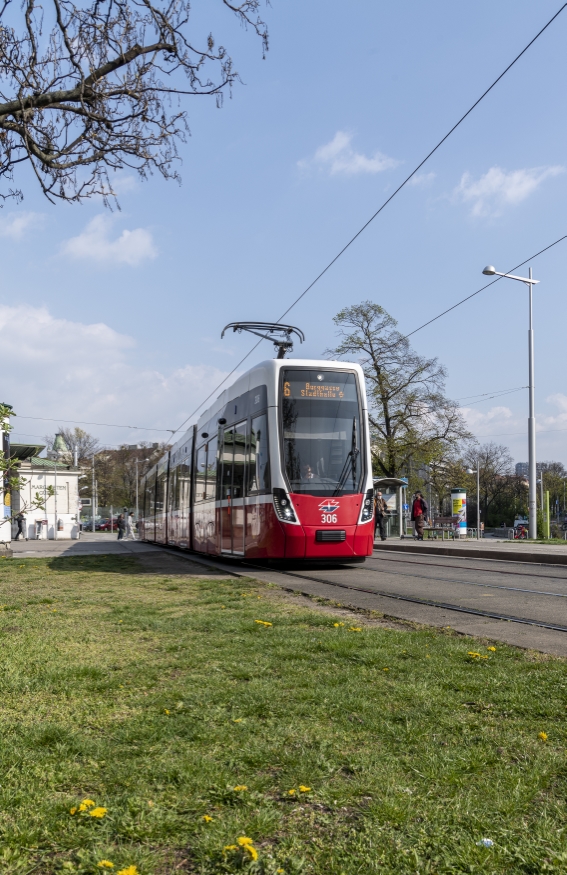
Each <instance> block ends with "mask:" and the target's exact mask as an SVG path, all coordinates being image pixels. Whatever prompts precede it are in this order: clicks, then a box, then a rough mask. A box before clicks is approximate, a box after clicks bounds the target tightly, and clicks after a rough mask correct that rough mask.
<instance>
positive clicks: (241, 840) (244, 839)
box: [236, 836, 254, 848]
mask: <svg viewBox="0 0 567 875" xmlns="http://www.w3.org/2000/svg"><path fill="white" fill-rule="evenodd" d="M236 841H237V842H238V844H239V845H240V847H241V848H243V847H244V845H253V844H254V839H249V838H248V836H240V838H238V839H236Z"/></svg>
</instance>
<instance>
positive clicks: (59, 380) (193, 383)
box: [0, 305, 226, 445]
mask: <svg viewBox="0 0 567 875" xmlns="http://www.w3.org/2000/svg"><path fill="white" fill-rule="evenodd" d="M0 344H1V347H2V350H3V360H4V367H3V377H4V383H5V387H10V389H9V390H7V393H6V395H5V400H6V401H7V402H8V403H10V404H12V405H13V407H14V409H15V411H16V413H18V414H20V417H23V416H26V417H28V416H29V417H31V416H38V417H44V418H46V419H54V420H56V421H55V422H42V421H34V420H31V419H23V418H20V417H18V416H17V417H15V418H14V420H13V425H14V434H15V440H21V441H26V440H32V436H33V435H37V436H40V437H41V435H44V434H49V433H53V432H54V431H55V430H56V428H57V425H58V422H57V420H58V419H59V421H62V420H73V421H77V420H81V421H84V422H99V423H117V424H119V425H140V426H152V427H154V428H161V429H174V428H177V426H179V425H180V423H181V422H182V421H183V420H184V419H185V418H186V416H187V415H188V414H190V413H191V412H192V410H193V409H194V408H195V407H196V406H197V405H198V404H199V403H200V402H201V401H202V400H203V398H204V397H205V396H206V395H208V394H209V392H211V391H212V390H213V389H214V388H215V387H216V386H217V385H218V383H220V381H221V380H222V379H223V377H224V376H226V372H224V371H221V370H219V369H218V368H215V367H208V366H204V365H192V364H184V365H183V366H182V367H179V368H175V369H173V370H172V371H170V372H167V373H164V372H162V371H160V370H157V369H155V368H148V367H145V368H144V367H140V366H139V361H138V359H137V352H136V349H135V347H136V343H135V341H134V340H133V338H131V337H129V336H128V335H125V334H120V333H119V332H117V331H115V330H114V329H113V328H111V327H110V326H108V325H105V324H104V323H102V322H99V323H93V324H90V325H89V324H85V323H82V322H72V321H71V320H68V319H59V318H56V317H54V316H52V315H51V313H50V312H49V311H48V310H47V309H46V308H40V307H32V306H27V305H21V306H14V307H11V306H3V305H0ZM216 394H218V393H216ZM209 403H211V402H209ZM84 427H85V428H86V430H87V431H90V432H91V433H92V434H95V435H96V436H97V437H99V438H100V439H101V440H102V441H103V442H104V443H108V444H110V445H112V444H119V443H120V442H122V441H124V442H126V443H136V442H137V441H142V440H147V441H158V440H168V435H167V433H165V432H162V433H160V432H152V431H143V432H139V431H133V430H132V431H130V430H126V429H125V430H120V429H114V428H107V429H104V428H99V427H94V426H93V427H90V426H84ZM28 436H29V437H28Z"/></svg>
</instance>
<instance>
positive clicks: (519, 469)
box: [516, 462, 547, 477]
mask: <svg viewBox="0 0 567 875" xmlns="http://www.w3.org/2000/svg"><path fill="white" fill-rule="evenodd" d="M535 467H536V474H541V471H542V469H543V470H544V471H546V470H547V462H536V466H535ZM529 476H530V465H529V462H516V477H529Z"/></svg>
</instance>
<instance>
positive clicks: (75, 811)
mask: <svg viewBox="0 0 567 875" xmlns="http://www.w3.org/2000/svg"><path fill="white" fill-rule="evenodd" d="M76 813H77V806H76V805H73V807H72V808H70V809H69V814H76Z"/></svg>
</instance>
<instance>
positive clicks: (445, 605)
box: [247, 563, 567, 632]
mask: <svg viewBox="0 0 567 875" xmlns="http://www.w3.org/2000/svg"><path fill="white" fill-rule="evenodd" d="M247 565H248V566H249V567H250V568H256V569H258V570H262V571H272V570H273V569H271V568H269V567H268V566H262V565H252V564H250V563H247ZM366 570H372V569H366ZM277 573H278V574H281V575H284V576H285V577H293V578H296V579H299V580H310V581H313V582H314V583H322V584H325V585H326V586H333V587H336V588H339V589H346V590H352V591H354V592H363V593H367V594H369V595H377V596H381V597H382V598H387V599H395V600H396V601H403V602H411V603H413V604H417V605H422V606H425V607H432V608H441V609H442V610H446V611H455V612H457V613H462V614H472V615H474V616H477V617H486V618H489V619H493V620H504V621H506V622H509V623H519V624H522V625H524V626H537V627H539V628H541V629H549V630H552V631H554V632H567V626H563V625H561V624H560V623H547V622H545V621H544V620H533V619H530V618H528V617H516V616H514V615H512V614H502V613H497V612H495V611H484V610H481V609H480V608H469V607H466V606H465V605H455V604H452V603H450V602H442V601H437V600H435V599H422V598H419V597H418V596H410V595H402V594H401V593H395V592H388V591H386V590H379V589H375V588H369V587H363V586H356V585H354V584H350V583H339V582H338V581H333V580H326V579H325V578H321V577H314V576H313V575H307V574H298V573H297V572H293V571H283V570H281V569H278V571H277ZM376 573H378V571H377V570H376ZM406 576H409V575H406ZM444 582H448V583H451V582H453V581H445V580H444ZM521 591H522V592H526V590H521Z"/></svg>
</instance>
